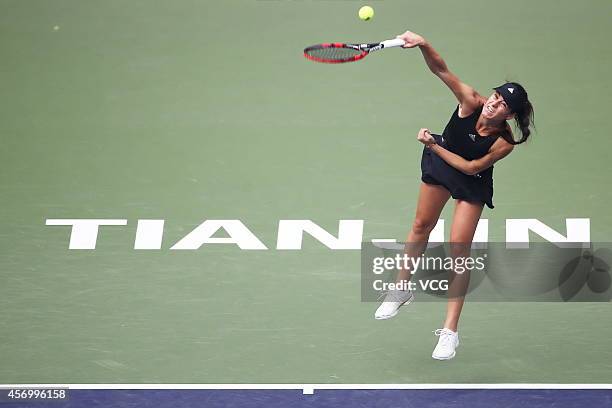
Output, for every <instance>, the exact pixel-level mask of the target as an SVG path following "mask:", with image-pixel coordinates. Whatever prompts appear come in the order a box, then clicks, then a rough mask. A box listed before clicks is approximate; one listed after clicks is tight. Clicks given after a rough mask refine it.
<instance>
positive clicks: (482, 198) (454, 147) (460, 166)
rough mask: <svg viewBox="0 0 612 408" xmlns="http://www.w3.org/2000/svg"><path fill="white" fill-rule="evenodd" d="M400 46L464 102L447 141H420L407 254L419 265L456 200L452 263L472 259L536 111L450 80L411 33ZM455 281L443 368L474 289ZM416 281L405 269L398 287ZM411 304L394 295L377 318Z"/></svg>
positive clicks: (506, 90)
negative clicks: (496, 185) (498, 185)
mask: <svg viewBox="0 0 612 408" xmlns="http://www.w3.org/2000/svg"><path fill="white" fill-rule="evenodd" d="M397 38H401V39H402V40H404V41H405V45H404V48H415V47H419V48H420V50H421V53H422V54H423V57H424V58H425V62H426V63H427V66H428V67H429V69H430V70H431V72H433V73H434V74H435V75H436V76H437V77H438V78H440V79H441V80H442V82H444V83H445V84H446V85H447V86H448V87H449V88H450V90H451V91H452V92H453V94H454V95H455V97H456V98H457V100H458V101H459V104H458V106H457V108H456V109H455V111H454V112H453V114H452V116H451V118H450V121H449V122H448V124H447V125H446V128H445V129H444V132H443V133H442V135H441V136H437V135H436V136H434V135H432V134H431V133H430V132H429V129H427V128H423V129H421V130H419V132H418V134H417V140H418V141H419V142H421V143H423V144H424V145H425V147H424V148H423V155H422V158H421V171H422V175H421V180H422V183H421V186H420V192H419V198H418V202H417V209H416V216H415V218H414V222H413V224H412V229H411V230H410V233H409V234H408V238H407V245H406V254H407V255H408V256H412V257H418V256H420V255H421V254H422V253H423V252H424V251H425V248H426V246H427V242H428V240H429V234H430V232H431V231H432V229H433V228H434V227H435V225H436V223H437V221H438V218H439V216H440V213H441V212H442V209H443V208H444V206H445V204H446V203H447V201H448V200H449V198H450V197H452V198H453V199H454V200H455V210H454V214H453V221H452V226H451V231H450V243H451V256H453V257H459V256H469V251H470V247H471V243H472V239H473V237H474V233H475V231H476V226H477V224H478V220H479V219H480V215H481V214H482V210H483V207H484V205H487V207H489V208H493V165H494V164H495V163H496V162H497V161H499V160H501V159H503V158H504V157H506V156H508V155H509V154H510V153H511V152H512V150H513V148H514V145H517V144H520V143H523V142H525V141H526V140H527V138H528V137H529V134H530V133H531V131H530V126H531V125H532V124H533V108H532V106H531V103H530V102H529V99H528V97H527V92H526V91H525V89H524V88H523V87H522V86H521V85H520V84H518V83H515V82H509V83H505V84H503V85H501V86H498V87H497V88H494V92H493V93H492V94H491V95H490V96H489V97H488V98H486V97H484V96H482V95H480V94H479V93H478V92H476V90H474V89H473V88H472V87H470V86H469V85H467V84H464V83H463V82H461V80H460V79H459V78H458V77H457V76H456V75H455V74H453V73H452V72H450V71H449V69H448V67H447V66H446V63H445V62H444V60H443V59H442V57H440V55H439V54H438V53H437V52H436V50H435V49H434V48H433V47H432V46H431V44H429V43H428V42H427V41H426V40H425V39H424V38H423V37H422V36H420V35H418V34H415V33H413V32H410V31H406V32H405V33H404V34H402V35H399V36H398V37H397ZM511 119H514V120H515V122H516V127H517V128H518V130H519V131H520V133H521V137H520V139H519V140H518V141H517V140H515V139H514V136H513V133H512V129H511V127H510V125H509V124H508V122H507V121H509V120H511ZM450 275H451V278H450V286H449V290H448V292H447V293H448V294H449V298H448V304H447V309H446V319H445V321H444V325H443V327H442V328H441V329H437V330H436V331H435V332H434V333H435V334H436V335H437V336H439V339H438V344H437V345H436V347H435V349H434V351H433V354H432V357H433V358H434V359H437V360H448V359H451V358H453V357H454V356H455V349H456V348H457V346H458V345H459V335H458V330H457V326H458V323H459V316H460V314H461V309H462V307H463V303H464V299H465V293H466V290H467V286H468V284H469V272H465V273H463V274H459V273H451V274H450ZM410 276H411V271H410V270H409V269H402V270H400V271H399V274H398V277H397V279H398V281H408V280H409V279H410ZM452 294H454V295H452ZM413 299H414V295H413V294H412V292H411V291H410V290H405V291H402V290H394V291H390V292H388V293H387V295H386V297H385V298H384V300H383V303H382V304H381V305H380V307H379V308H378V310H376V313H375V318H376V319H389V318H391V317H393V316H395V315H396V314H397V313H398V310H399V308H400V307H401V306H403V305H407V304H409V303H410V302H412V300H413Z"/></svg>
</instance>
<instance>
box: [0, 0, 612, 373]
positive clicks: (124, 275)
mask: <svg viewBox="0 0 612 408" xmlns="http://www.w3.org/2000/svg"><path fill="white" fill-rule="evenodd" d="M371 4H372V6H373V7H374V8H375V10H376V16H375V17H374V19H373V20H372V21H370V22H367V23H365V22H362V21H360V20H359V19H358V18H357V17H356V13H357V9H358V8H359V7H360V6H361V5H362V4H361V3H360V2H357V1H307V0H304V1H283V0H278V1H276V0H259V1H255V0H240V1H239V0H225V1H190V0H180V1H176V2H163V1H139V0H138V1H137V0H130V1H129V2H126V1H118V0H110V1H104V2H102V1H97V2H83V1H76V0H57V1H40V0H30V1H19V0H0V5H1V8H2V13H0V60H1V61H2V62H1V63H0V71H1V77H2V79H1V80H0V90H1V95H2V101H3V102H2V109H1V113H0V138H1V140H2V149H1V150H0V158H1V163H2V171H0V192H1V195H2V206H1V208H0V225H1V228H0V248H1V252H2V256H1V257H0V310H1V311H2V313H1V314H0V383H4V384H10V383H348V384H351V383H370V384H376V383H380V384H389V383H612V363H610V362H611V361H612V349H611V348H610V341H609V339H610V338H611V336H612V319H611V313H612V307H611V306H610V303H605V302H604V303H601V302H600V303H595V302H593V303H589V302H580V303H573V302H567V303H563V302H554V303H553V302H551V303H519V302H506V303H491V302H489V303H486V302H473V303H470V302H469V298H468V302H467V303H466V307H465V311H464V314H463V316H462V320H461V328H460V332H461V335H462V346H461V349H460V353H458V356H457V358H455V359H454V360H453V361H450V362H448V363H439V362H436V361H433V360H432V359H431V357H430V354H431V350H432V348H433V346H434V344H435V341H436V339H435V337H434V336H433V334H432V333H431V331H432V330H434V329H436V328H438V327H439V325H440V324H441V323H442V318H443V316H444V310H445V309H444V308H445V305H444V303H431V302H429V303H428V302H421V303H419V302H418V301H417V302H416V303H415V304H413V305H411V306H410V308H409V309H406V310H402V312H401V313H400V314H399V316H398V317H396V318H394V319H392V320H389V321H383V322H381V321H376V320H374V319H373V313H374V310H375V309H376V303H372V302H362V301H361V299H360V253H359V250H332V249H329V248H327V247H326V246H324V245H322V244H321V243H320V242H319V241H317V240H315V239H313V238H310V237H306V238H305V239H304V242H303V247H302V249H300V250H280V249H277V240H278V234H279V232H278V229H279V221H280V220H293V219H300V220H303V219H304V220H312V221H313V222H314V223H316V224H317V225H319V226H320V227H321V228H324V229H325V230H327V231H329V233H330V234H332V235H336V234H337V232H338V228H339V221H340V220H363V221H364V224H363V225H364V227H363V240H364V241H365V240H368V239H372V238H395V239H397V240H400V241H401V240H403V239H405V236H406V233H407V231H408V230H409V228H410V223H411V222H412V217H413V215H414V211H415V206H416V194H417V192H418V186H419V184H420V179H419V176H420V168H419V160H420V156H421V145H420V144H419V143H418V142H417V141H416V140H415V137H416V132H417V131H418V130H419V128H421V127H428V128H430V129H432V130H439V131H441V130H442V129H443V127H444V125H445V124H446V122H447V121H448V118H449V117H450V115H451V113H452V111H453V110H454V108H455V104H456V103H455V100H454V98H453V96H452V94H451V93H450V92H449V91H448V90H447V88H446V87H444V85H443V84H442V83H441V82H440V81H439V80H438V79H437V78H435V77H434V76H433V75H432V74H431V73H430V72H429V71H428V70H427V67H426V66H425V64H424V62H423V59H422V56H421V54H420V52H419V51H418V50H400V49H394V50H386V51H384V52H380V53H377V54H376V55H371V56H369V57H368V58H367V59H366V60H365V61H362V62H358V63H354V64H343V65H342V66H330V65H324V64H315V63H313V62H310V61H307V60H306V59H304V58H303V56H302V49H303V48H304V47H305V46H307V45H311V44H315V43H320V42H326V41H347V42H348V41H363V42H372V41H379V40H383V39H386V38H393V37H394V36H395V35H397V34H400V33H401V32H403V31H404V30H406V29H410V30H412V31H415V32H417V33H421V34H423V35H424V36H425V37H426V38H428V39H429V40H430V41H431V43H432V44H433V45H434V46H435V47H436V48H437V50H438V51H439V52H440V54H441V55H442V56H443V57H444V58H445V60H446V61H447V63H448V64H449V67H450V68H451V69H452V70H453V71H454V72H455V73H456V74H457V75H458V76H459V77H460V78H462V79H463V80H464V81H465V82H466V83H468V84H470V85H473V86H474V87H475V88H476V89H478V90H479V91H480V92H481V93H483V94H488V93H489V91H490V89H491V88H492V87H494V86H497V85H499V84H501V83H503V82H504V81H505V80H506V79H510V80H517V81H520V82H521V83H523V84H524V85H525V87H526V88H527V89H528V90H529V95H530V99H531V100H532V102H533V104H534V107H535V114H536V127H537V133H535V135H534V137H533V139H532V140H530V141H529V142H528V143H527V144H526V145H522V146H520V147H518V148H517V149H516V150H515V151H514V152H513V153H512V155H510V156H509V157H508V158H507V159H505V160H504V161H503V162H502V163H500V164H499V165H496V170H495V182H496V184H495V205H496V208H495V209H494V210H487V209H485V212H484V214H483V218H487V219H488V220H489V240H490V241H499V242H503V241H504V239H505V222H506V220H507V219H516V218H523V219H531V218H535V219H538V220H540V221H541V222H543V223H545V224H546V225H547V226H549V227H550V228H554V229H556V230H557V231H559V232H560V233H562V234H564V233H565V228H566V219H568V218H588V219H590V237H591V240H592V241H598V242H609V241H611V240H612V212H611V211H610V202H611V201H612V191H611V190H610V183H609V174H610V173H611V172H612V165H611V164H610V160H609V155H610V153H609V152H610V150H611V149H612V139H611V138H610V135H609V127H610V126H609V116H610V115H609V107H610V106H612V97H611V93H610V90H611V89H612V79H611V78H610V75H609V73H608V71H609V69H610V68H609V67H610V65H612V47H611V46H610V41H609V39H610V37H611V36H612V28H611V26H610V24H609V20H610V15H612V3H610V2H609V1H606V0H600V1H596V0H591V1H586V2H576V1H552V0H550V1H549V0H542V1H537V2H532V1H527V0H518V1H513V2H512V3H508V2H505V3H504V2H491V1H481V0H474V1H469V2H456V1H448V0H441V1H432V2H425V1H422V2H414V1H411V2H406V1H399V0H385V1H372V2H371ZM451 211H452V205H448V206H447V208H446V209H445V212H444V213H443V218H444V219H448V220H450V217H451V215H452V212H451ZM49 219H106V220H109V219H113V220H126V225H117V226H103V227H100V229H99V232H98V236H97V242H96V246H95V250H77V249H69V242H70V236H71V228H70V227H69V226H64V227H61V226H49V225H46V222H47V220H49ZM139 220H164V221H165V223H164V227H163V238H161V239H162V241H161V249H156V250H143V249H134V247H135V237H136V232H137V227H138V221H139ZM205 220H240V221H241V223H242V224H243V225H244V226H245V227H247V228H248V230H249V231H250V232H251V233H252V235H253V236H255V237H256V238H257V240H259V241H260V242H261V243H262V244H263V245H265V247H267V249H266V250H245V249H241V248H239V247H238V246H237V245H234V244H207V245H202V246H201V247H200V248H199V249H197V250H185V251H182V250H172V249H170V248H171V247H172V246H173V245H175V244H176V243H177V242H178V241H180V240H181V239H183V238H184V237H185V236H186V235H188V234H189V233H190V232H191V231H193V230H194V229H195V228H196V227H197V226H198V225H200V224H201V223H202V222H204V221H205ZM447 234H448V231H447ZM215 237H216V238H224V237H225V238H227V237H228V235H227V232H223V231H222V230H221V231H219V232H218V233H217V234H216V235H215Z"/></svg>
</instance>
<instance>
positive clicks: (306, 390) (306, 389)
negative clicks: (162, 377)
mask: <svg viewBox="0 0 612 408" xmlns="http://www.w3.org/2000/svg"><path fill="white" fill-rule="evenodd" d="M2 388H9V389H11V388H69V389H73V390H301V391H302V393H303V394H305V395H311V394H314V392H315V390H441V389H454V390H474V389H487V390H551V389H554V390H580V389H583V390H610V389H612V384H520V383H518V384H517V383H513V384H0V389H2Z"/></svg>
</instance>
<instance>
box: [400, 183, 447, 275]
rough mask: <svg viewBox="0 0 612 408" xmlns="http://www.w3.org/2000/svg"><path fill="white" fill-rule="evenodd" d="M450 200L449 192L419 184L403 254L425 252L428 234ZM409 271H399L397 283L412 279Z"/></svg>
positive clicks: (440, 187)
mask: <svg viewBox="0 0 612 408" xmlns="http://www.w3.org/2000/svg"><path fill="white" fill-rule="evenodd" d="M449 198H450V193H449V191H448V190H447V189H446V188H444V187H442V186H439V185H436V184H427V183H421V188H420V190H419V199H418V201H417V209H416V215H415V217H414V221H413V223H412V228H411V229H410V232H409V233H408V238H407V239H406V248H405V253H406V255H408V256H409V257H415V258H416V257H419V256H421V254H422V253H423V251H425V248H426V247H427V242H428V241H429V233H430V232H431V230H433V229H434V227H435V226H436V224H437V222H438V218H440V213H441V212H442V209H443V208H444V205H445V204H446V202H447V201H448V199H449ZM410 272H411V271H410V269H404V268H402V269H400V270H399V272H398V274H397V282H400V281H402V280H404V281H408V280H410V278H411V277H412V275H411V273H410Z"/></svg>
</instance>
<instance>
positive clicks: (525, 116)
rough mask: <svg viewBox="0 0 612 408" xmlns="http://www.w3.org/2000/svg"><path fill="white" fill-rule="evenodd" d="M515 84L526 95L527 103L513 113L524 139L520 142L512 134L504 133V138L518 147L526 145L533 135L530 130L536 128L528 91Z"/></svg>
mask: <svg viewBox="0 0 612 408" xmlns="http://www.w3.org/2000/svg"><path fill="white" fill-rule="evenodd" d="M513 84H515V85H516V86H518V87H519V88H520V90H521V92H522V93H523V92H524V94H525V102H524V103H523V106H522V107H521V108H520V109H517V110H516V111H514V112H513V113H514V122H515V126H516V127H517V128H518V129H519V130H520V131H521V135H522V137H521V138H520V139H519V140H514V138H513V137H512V134H511V133H510V132H504V134H503V135H502V137H503V138H504V139H505V140H506V142H508V143H510V144H512V145H517V144H521V143H524V142H525V141H526V140H527V138H528V137H529V135H530V134H531V129H529V128H530V127H533V128H535V125H534V121H533V116H534V115H533V106H532V105H531V102H529V98H528V97H527V91H525V88H523V86H522V85H521V84H518V83H516V82H513Z"/></svg>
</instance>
